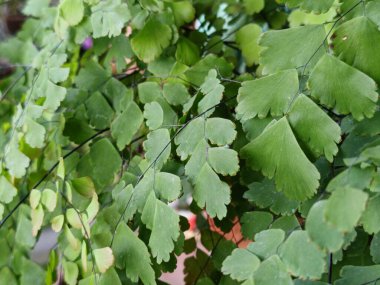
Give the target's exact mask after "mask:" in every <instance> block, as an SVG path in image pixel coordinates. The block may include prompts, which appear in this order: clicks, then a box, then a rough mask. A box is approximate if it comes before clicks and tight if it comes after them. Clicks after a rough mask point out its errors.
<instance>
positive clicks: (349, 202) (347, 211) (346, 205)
mask: <svg viewBox="0 0 380 285" xmlns="http://www.w3.org/2000/svg"><path fill="white" fill-rule="evenodd" d="M367 198H368V194H367V193H365V192H363V191H361V190H357V189H354V188H348V187H347V188H340V189H337V190H335V191H334V192H333V193H332V194H331V196H330V198H329V199H328V200H327V204H326V208H325V213H324V214H325V219H326V220H327V221H328V222H329V223H331V224H332V225H333V226H334V227H335V228H337V229H338V230H340V231H342V232H349V231H352V230H353V228H354V227H355V226H356V225H357V223H358V222H359V219H360V217H361V215H362V214H363V212H364V209H365V205H366V202H367Z"/></svg>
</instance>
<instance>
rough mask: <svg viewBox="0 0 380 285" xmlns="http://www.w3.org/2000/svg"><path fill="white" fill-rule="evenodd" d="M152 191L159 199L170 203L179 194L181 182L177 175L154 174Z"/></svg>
mask: <svg viewBox="0 0 380 285" xmlns="http://www.w3.org/2000/svg"><path fill="white" fill-rule="evenodd" d="M154 182H155V184H154V190H155V192H156V195H157V197H158V198H159V199H162V198H163V199H165V200H166V201H169V202H172V201H174V200H175V199H177V198H178V197H179V195H180V194H181V189H182V186H181V180H180V178H179V177H178V176H177V175H174V174H171V173H166V172H159V173H156V177H155V181H154Z"/></svg>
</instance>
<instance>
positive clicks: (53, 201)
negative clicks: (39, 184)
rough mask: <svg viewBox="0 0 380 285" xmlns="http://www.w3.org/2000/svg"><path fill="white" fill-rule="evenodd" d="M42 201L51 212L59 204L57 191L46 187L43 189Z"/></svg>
mask: <svg viewBox="0 0 380 285" xmlns="http://www.w3.org/2000/svg"><path fill="white" fill-rule="evenodd" d="M41 203H42V205H44V206H45V207H46V209H48V211H49V212H53V211H54V209H55V207H56V206H57V193H56V192H55V191H53V190H51V189H44V190H43V191H42V196H41Z"/></svg>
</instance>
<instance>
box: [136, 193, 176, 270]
mask: <svg viewBox="0 0 380 285" xmlns="http://www.w3.org/2000/svg"><path fill="white" fill-rule="evenodd" d="M141 220H142V222H143V223H144V224H145V225H146V226H147V228H148V229H150V230H151V231H152V232H151V235H150V238H149V247H150V249H151V251H152V256H153V257H155V258H157V262H158V263H159V264H160V263H161V262H162V261H165V262H166V261H169V258H170V255H169V254H170V253H171V252H172V251H173V249H174V242H175V241H176V240H177V239H178V236H179V231H180V228H179V216H178V214H177V213H176V212H175V211H174V210H173V209H172V208H170V207H169V206H168V205H166V204H165V203H163V202H162V201H160V200H158V199H156V197H155V195H154V193H151V194H150V195H149V197H148V199H147V201H146V204H145V206H144V210H143V213H142V216H141ZM163 221H165V226H163Z"/></svg>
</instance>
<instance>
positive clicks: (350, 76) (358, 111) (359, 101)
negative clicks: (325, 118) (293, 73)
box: [309, 55, 378, 120]
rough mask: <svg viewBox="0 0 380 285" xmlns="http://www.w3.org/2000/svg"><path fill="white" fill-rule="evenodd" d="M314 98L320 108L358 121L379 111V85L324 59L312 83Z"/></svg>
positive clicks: (360, 74)
mask: <svg viewBox="0 0 380 285" xmlns="http://www.w3.org/2000/svg"><path fill="white" fill-rule="evenodd" d="M309 86H310V89H311V96H312V97H314V98H316V99H318V100H319V101H320V102H321V104H323V105H325V106H327V107H329V108H334V109H336V111H337V112H339V113H341V114H344V115H346V114H349V113H351V114H352V116H353V117H354V118H355V119H357V120H362V119H363V118H364V117H372V116H373V114H374V113H375V111H376V101H377V98H378V95H377V93H376V88H377V87H376V83H375V81H373V80H372V79H371V78H370V77H369V76H367V75H366V74H364V73H362V72H360V71H359V70H357V69H355V68H353V67H351V66H349V65H348V64H345V63H344V62H342V61H340V60H339V59H337V58H336V57H333V56H331V55H325V56H323V57H322V58H321V60H320V61H319V62H318V63H317V65H316V66H315V68H314V70H313V71H312V73H311V75H310V79H309Z"/></svg>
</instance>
